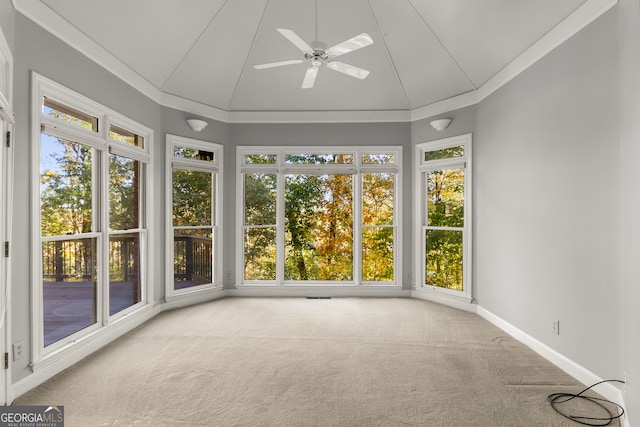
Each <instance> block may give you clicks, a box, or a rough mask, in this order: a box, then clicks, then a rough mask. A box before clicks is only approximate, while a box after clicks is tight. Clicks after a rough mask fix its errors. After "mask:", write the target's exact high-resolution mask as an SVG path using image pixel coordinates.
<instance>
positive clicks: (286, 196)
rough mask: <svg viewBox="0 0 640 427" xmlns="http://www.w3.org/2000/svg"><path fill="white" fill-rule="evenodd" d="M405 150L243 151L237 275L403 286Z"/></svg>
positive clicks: (268, 280)
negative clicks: (401, 229)
mask: <svg viewBox="0 0 640 427" xmlns="http://www.w3.org/2000/svg"><path fill="white" fill-rule="evenodd" d="M400 153H401V148H399V147H379V148H367V149H362V148H355V147H353V148H352V147H335V148H332V149H330V150H329V151H323V150H322V149H318V148H315V149H309V148H308V147H305V148H300V147H290V148H284V147H274V148H269V149H256V148H249V147H239V148H238V156H237V158H238V168H237V170H238V182H239V183H241V189H242V197H241V198H239V199H238V218H241V219H242V222H241V223H240V224H239V227H238V239H237V241H238V248H239V253H238V257H237V259H238V260H239V262H238V277H239V278H240V283H241V284H244V285H251V284H273V285H284V284H302V285H304V284H307V285H309V284H339V285H343V284H351V285H399V284H400V278H401V275H400V272H399V259H400V258H399V257H400V254H399V248H400V243H399V241H398V236H399V235H400V234H399V215H398V208H397V206H399V203H400V188H401V186H400V174H399V172H400V169H401V164H400V159H401V155H400Z"/></svg>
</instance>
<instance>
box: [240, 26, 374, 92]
mask: <svg viewBox="0 0 640 427" xmlns="http://www.w3.org/2000/svg"><path fill="white" fill-rule="evenodd" d="M278 31H279V32H280V34H282V35H283V36H285V37H286V38H287V40H289V41H290V42H291V43H293V44H294V45H295V46H296V47H297V48H298V49H300V50H301V51H302V53H303V54H304V56H303V58H302V59H289V60H286V61H278V62H270V63H268V64H260V65H254V66H253V67H254V68H255V69H257V70H262V69H264V68H273V67H281V66H283V65H292V64H300V63H303V62H308V63H309V64H310V66H309V68H307V72H306V74H305V76H304V80H303V81H302V88H303V89H310V88H312V87H313V84H314V83H315V81H316V76H317V75H318V70H320V67H322V65H323V64H324V65H326V67H327V68H328V69H330V70H333V71H337V72H339V73H344V74H346V75H348V76H351V77H355V78H358V79H364V78H365V77H367V76H368V75H369V71H367V70H364V69H362V68H358V67H355V66H353V65H349V64H345V63H344V62H340V61H335V60H334V58H337V57H338V56H341V55H344V54H345V53H349V52H353V51H354V50H358V49H361V48H363V47H366V46H369V45H370V44H373V40H372V39H371V36H369V34H367V33H362V34H360V35H357V36H355V37H353V38H351V39H349V40H345V41H343V42H342V43H338V44H337V45H335V46H332V47H330V48H328V49H327V48H326V45H325V44H324V43H321V42H312V43H311V45H309V44H307V42H305V41H304V40H302V39H301V38H300V36H298V35H297V34H296V33H295V32H294V31H292V30H288V29H286V28H278Z"/></svg>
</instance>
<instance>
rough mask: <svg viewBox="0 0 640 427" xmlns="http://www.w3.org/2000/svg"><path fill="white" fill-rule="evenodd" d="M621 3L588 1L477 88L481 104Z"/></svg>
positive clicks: (615, 0) (610, 0)
mask: <svg viewBox="0 0 640 427" xmlns="http://www.w3.org/2000/svg"><path fill="white" fill-rule="evenodd" d="M617 3H618V0H587V1H586V2H585V3H583V4H582V6H580V7H579V8H577V9H576V10H575V11H574V12H573V13H572V14H571V15H569V16H568V17H567V18H565V19H564V20H563V21H562V22H560V23H559V24H558V25H556V26H555V27H554V28H552V29H551V31H549V32H548V33H547V34H545V35H544V36H543V37H542V38H541V39H540V40H538V41H537V42H535V43H534V44H533V45H531V47H529V48H528V49H527V50H526V51H524V52H523V53H522V54H521V55H520V56H518V57H517V58H516V59H514V60H513V61H511V63H509V64H508V65H507V66H506V67H504V68H503V69H502V70H501V71H500V72H498V74H496V75H495V76H493V77H492V78H491V79H489V80H488V81H487V82H485V83H484V84H483V85H482V86H480V87H479V88H478V91H477V92H478V100H477V101H476V102H480V101H482V100H483V99H485V98H486V97H487V96H489V95H491V94H492V93H493V92H495V91H496V90H498V89H500V88H501V87H502V86H504V85H505V84H507V83H508V82H509V81H511V80H512V79H514V78H515V77H516V76H518V75H519V74H520V73H522V72H523V71H524V70H526V69H527V68H529V67H531V66H532V65H533V64H535V63H536V62H538V60H540V59H541V58H543V57H544V56H546V55H547V54H548V53H549V52H551V51H552V50H553V49H555V48H556V47H558V46H560V45H561V44H562V43H564V42H565V41H567V40H569V39H570V38H571V37H573V36H574V35H575V34H576V33H578V32H579V31H580V30H582V29H583V28H584V27H586V26H587V25H589V24H590V23H592V22H593V21H594V20H596V19H597V18H598V17H600V16H601V15H603V14H604V13H605V12H606V11H608V10H609V9H611V8H612V7H613V6H615V5H616V4H617Z"/></svg>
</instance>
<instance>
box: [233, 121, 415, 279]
mask: <svg viewBox="0 0 640 427" xmlns="http://www.w3.org/2000/svg"><path fill="white" fill-rule="evenodd" d="M229 137H230V140H231V141H233V145H234V147H235V146H242V145H247V146H251V145H303V146H319V147H326V146H331V145H355V146H379V145H400V146H402V147H403V154H402V158H403V168H404V169H403V176H402V180H403V183H402V186H403V189H402V190H403V193H402V194H403V201H404V204H403V205H404V206H403V209H402V222H403V227H404V229H403V231H404V233H403V234H404V235H403V243H404V244H403V248H402V250H403V253H404V254H405V256H404V257H403V259H402V273H403V284H404V287H405V288H406V289H409V288H410V287H411V284H410V280H409V274H410V273H411V257H410V256H407V255H406V254H410V253H411V220H412V219H411V195H412V194H413V190H412V188H413V186H412V178H411V171H412V164H413V161H412V155H413V148H412V146H411V144H410V140H411V126H410V124H409V123H314V124H309V123H304V124H302V123H299V124H295V123H291V124H232V125H231V129H230V133H229ZM229 151H232V150H228V152H227V153H226V156H225V157H226V158H225V161H226V163H225V177H226V182H225V188H224V190H225V204H226V206H225V208H224V212H225V229H227V230H235V226H236V223H235V221H236V217H235V206H236V205H235V203H236V201H235V197H236V194H237V192H238V190H237V189H236V186H235V174H236V164H235V148H234V149H233V151H234V152H233V153H230V152H229ZM227 159H229V160H227ZM230 234H232V233H227V235H226V236H225V253H235V242H234V241H233V238H234V236H235V235H232V236H229V235H230ZM234 261H235V260H234V259H233V257H227V258H226V259H225V271H232V272H233V273H232V276H233V279H234V280H232V283H235V265H234Z"/></svg>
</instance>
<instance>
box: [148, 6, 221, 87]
mask: <svg viewBox="0 0 640 427" xmlns="http://www.w3.org/2000/svg"><path fill="white" fill-rule="evenodd" d="M229 1H230V0H225V2H224V3H223V4H222V6H220V9H218V11H217V12H216V13H214V14H213V16H212V17H211V19H210V20H209V23H208V24H207V25H205V26H204V27H203V28H202V31H200V34H198V37H196V38H195V40H193V43H191V46H190V47H189V49H187V51H186V52H185V53H184V55H182V58H181V59H180V61H178V63H177V64H176V65H175V67H173V71H171V74H169V76H168V77H167V78H166V79H165V80H164V82H163V83H162V85H161V86H160V90H161V91H162V90H164V87H165V85H166V84H167V82H168V81H169V80H171V78H172V77H173V75H174V74H175V73H176V71H177V70H178V68H180V66H181V65H182V63H183V62H184V60H185V59H186V58H187V56H189V54H190V53H191V51H192V50H193V48H194V47H195V46H196V45H197V44H198V41H200V39H201V38H202V36H203V35H204V34H205V33H206V32H207V30H208V29H209V27H210V26H211V24H212V23H213V21H215V20H216V18H217V17H218V15H220V12H222V11H223V10H224V8H225V7H226V6H227V4H228V3H229Z"/></svg>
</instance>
